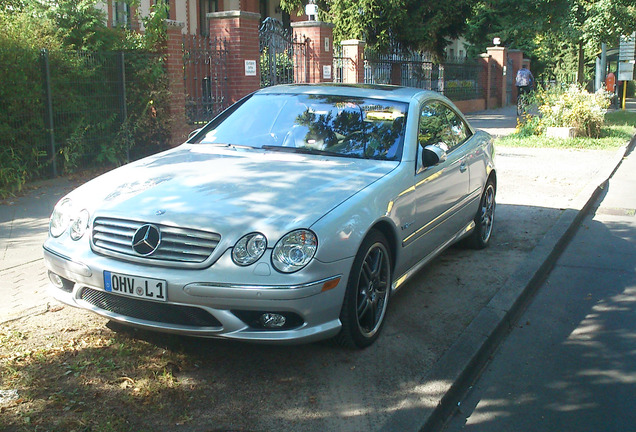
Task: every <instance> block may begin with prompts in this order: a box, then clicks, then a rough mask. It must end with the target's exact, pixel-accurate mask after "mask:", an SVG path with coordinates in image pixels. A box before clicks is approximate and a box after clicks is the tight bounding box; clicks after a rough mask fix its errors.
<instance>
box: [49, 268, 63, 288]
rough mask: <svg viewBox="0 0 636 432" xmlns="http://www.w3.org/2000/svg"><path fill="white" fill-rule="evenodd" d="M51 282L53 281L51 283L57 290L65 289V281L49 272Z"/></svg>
mask: <svg viewBox="0 0 636 432" xmlns="http://www.w3.org/2000/svg"><path fill="white" fill-rule="evenodd" d="M49 280H50V281H51V283H52V284H53V286H54V287H55V288H59V289H62V288H64V281H63V280H62V278H61V277H59V276H58V275H56V274H55V273H53V272H49Z"/></svg>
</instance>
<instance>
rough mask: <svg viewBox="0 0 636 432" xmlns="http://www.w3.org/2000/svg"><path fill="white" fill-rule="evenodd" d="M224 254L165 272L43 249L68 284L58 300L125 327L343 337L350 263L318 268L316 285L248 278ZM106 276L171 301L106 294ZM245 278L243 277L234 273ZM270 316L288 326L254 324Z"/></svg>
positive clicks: (293, 338) (285, 338)
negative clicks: (163, 284)
mask: <svg viewBox="0 0 636 432" xmlns="http://www.w3.org/2000/svg"><path fill="white" fill-rule="evenodd" d="M225 255H226V256H225V259H224V258H223V257H222V258H221V259H220V260H219V261H218V262H217V263H215V265H214V266H212V267H211V268H208V269H201V270H188V269H166V268H159V267H154V266H143V265H139V264H135V263H128V262H123V261H119V260H114V259H112V258H107V257H102V256H99V255H95V254H93V253H92V252H90V251H87V252H86V253H85V254H84V255H83V256H77V257H75V258H73V259H71V258H70V257H68V256H65V255H64V254H63V253H60V252H58V251H55V250H54V249H53V248H51V247H49V246H47V244H45V246H44V262H45V264H46V267H47V268H48V270H49V271H50V272H51V273H53V274H55V275H58V276H59V277H60V278H61V279H62V281H63V282H64V283H63V284H62V285H61V286H60V284H57V285H58V286H59V287H58V286H55V285H54V284H53V283H51V285H50V289H49V291H50V293H51V295H52V296H53V297H54V298H56V299H57V300H59V301H61V302H63V303H66V304H68V305H71V306H76V307H79V308H83V309H87V310H90V311H92V312H95V313H97V314H99V315H101V316H104V317H106V318H108V319H110V320H113V321H117V322H120V323H123V324H126V325H131V326H134V327H139V328H144V329H149V330H156V331H162V332H169V333H176V334H183V335H189V336H198V337H212V338H215V337H218V338H230V339H238V340H246V341H261V342H290V343H291V342H294V343H299V342H311V341H315V340H320V339H326V338H329V337H332V336H335V335H336V334H337V333H338V332H339V331H340V327H341V323H340V320H339V315H340V309H341V307H342V301H343V298H344V292H345V289H346V280H347V277H348V272H349V269H350V268H351V264H352V259H347V260H342V261H338V262H335V263H329V264H325V263H321V262H317V261H315V262H312V263H311V264H310V266H311V270H310V271H309V272H308V274H309V275H310V276H309V277H308V279H309V280H310V282H305V281H302V278H303V276H301V275H299V274H293V275H280V274H270V275H267V276H265V275H262V276H261V277H259V276H258V275H254V274H251V273H250V274H245V272H246V269H245V268H238V267H237V266H234V265H233V264H232V263H231V258H229V253H226V254H225ZM228 259H229V260H230V262H227V260H228ZM217 267H218V269H217ZM308 267H309V266H308ZM219 269H220V270H219ZM223 270H225V271H223ZM104 271H112V272H119V273H122V274H131V275H139V276H140V277H141V276H143V277H148V278H158V279H163V280H166V281H167V295H168V301H166V302H157V301H152V300H147V299H138V298H132V297H128V296H122V295H119V294H114V293H111V292H107V291H105V289H104V279H103V274H104ZM232 271H233V272H234V273H235V274H232ZM250 271H251V270H250ZM241 272H243V273H244V274H243V275H240V274H236V273H241ZM255 273H258V272H255ZM260 273H262V271H261V272H260ZM299 273H300V272H299ZM221 276H222V277H221ZM232 278H235V279H238V280H249V281H250V283H238V282H237V281H236V280H232ZM284 279H289V280H288V281H287V282H288V283H283V282H285V280H284ZM265 313H276V314H281V315H283V316H286V317H288V318H289V323H290V324H289V325H287V326H286V327H282V328H278V329H270V328H265V327H263V326H259V325H258V324H255V322H254V319H253V318H254V317H256V318H258V316H259V315H260V314H265Z"/></svg>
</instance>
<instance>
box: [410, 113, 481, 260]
mask: <svg viewBox="0 0 636 432" xmlns="http://www.w3.org/2000/svg"><path fill="white" fill-rule="evenodd" d="M459 120H461V119H459ZM456 121H457V114H456V113H455V112H454V111H453V110H452V109H451V108H450V107H449V106H447V105H445V104H444V103H442V102H441V101H432V102H428V103H425V104H424V105H423V106H422V108H421V111H420V119H419V133H418V146H417V147H418V155H417V160H416V167H415V173H414V176H415V179H414V184H415V191H414V196H415V210H416V212H415V222H414V223H415V225H416V227H417V228H416V229H415V230H414V232H413V234H411V235H410V236H409V237H408V238H406V239H405V240H404V245H405V246H409V247H410V248H411V249H413V250H414V251H416V253H415V254H413V255H414V256H413V257H412V260H413V262H412V264H415V263H417V261H419V260H421V259H422V258H423V257H425V256H427V255H428V254H430V253H431V252H433V251H435V250H436V249H438V248H439V247H440V246H441V245H443V244H445V243H446V242H447V241H448V240H449V239H451V238H452V237H453V236H454V235H455V234H456V233H457V232H458V231H459V230H460V229H462V227H463V226H464V225H465V223H466V221H465V220H464V219H463V218H462V217H461V216H459V214H458V210H460V208H461V207H462V204H463V203H464V201H465V199H466V197H467V195H468V191H469V181H470V176H469V172H468V166H467V165H466V158H467V155H466V151H465V149H464V147H463V146H462V143H463V141H461V140H460V137H459V136H458V134H457V124H456ZM454 128H455V130H454ZM464 139H465V137H464ZM426 146H436V147H438V148H439V149H441V150H443V151H444V154H445V158H446V159H445V160H443V161H440V162H439V163H437V164H435V165H432V166H427V165H428V164H427V163H425V161H424V158H423V156H422V155H423V154H424V153H425V147H426Z"/></svg>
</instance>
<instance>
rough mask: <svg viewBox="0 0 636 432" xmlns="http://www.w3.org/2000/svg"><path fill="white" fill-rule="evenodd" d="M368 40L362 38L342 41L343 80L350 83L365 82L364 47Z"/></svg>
mask: <svg viewBox="0 0 636 432" xmlns="http://www.w3.org/2000/svg"><path fill="white" fill-rule="evenodd" d="M365 45H366V42H364V41H361V40H355V39H353V40H346V41H342V42H340V46H342V57H343V58H344V61H343V67H342V82H343V83H348V84H364V47H365Z"/></svg>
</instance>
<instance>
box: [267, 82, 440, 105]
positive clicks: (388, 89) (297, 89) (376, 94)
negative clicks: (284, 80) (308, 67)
mask: <svg viewBox="0 0 636 432" xmlns="http://www.w3.org/2000/svg"><path fill="white" fill-rule="evenodd" d="M257 93H258V94H312V95H338V96H350V97H365V98H373V99H385V100H393V101H396V102H406V103H409V102H411V100H412V99H413V98H414V97H416V98H417V99H420V98H422V97H425V96H437V97H439V94H438V93H435V92H432V91H429V90H422V89H418V88H411V87H400V86H393V85H379V84H334V83H323V84H284V85H278V86H272V87H266V88H263V89H261V90H259V91H258V92H257Z"/></svg>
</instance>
